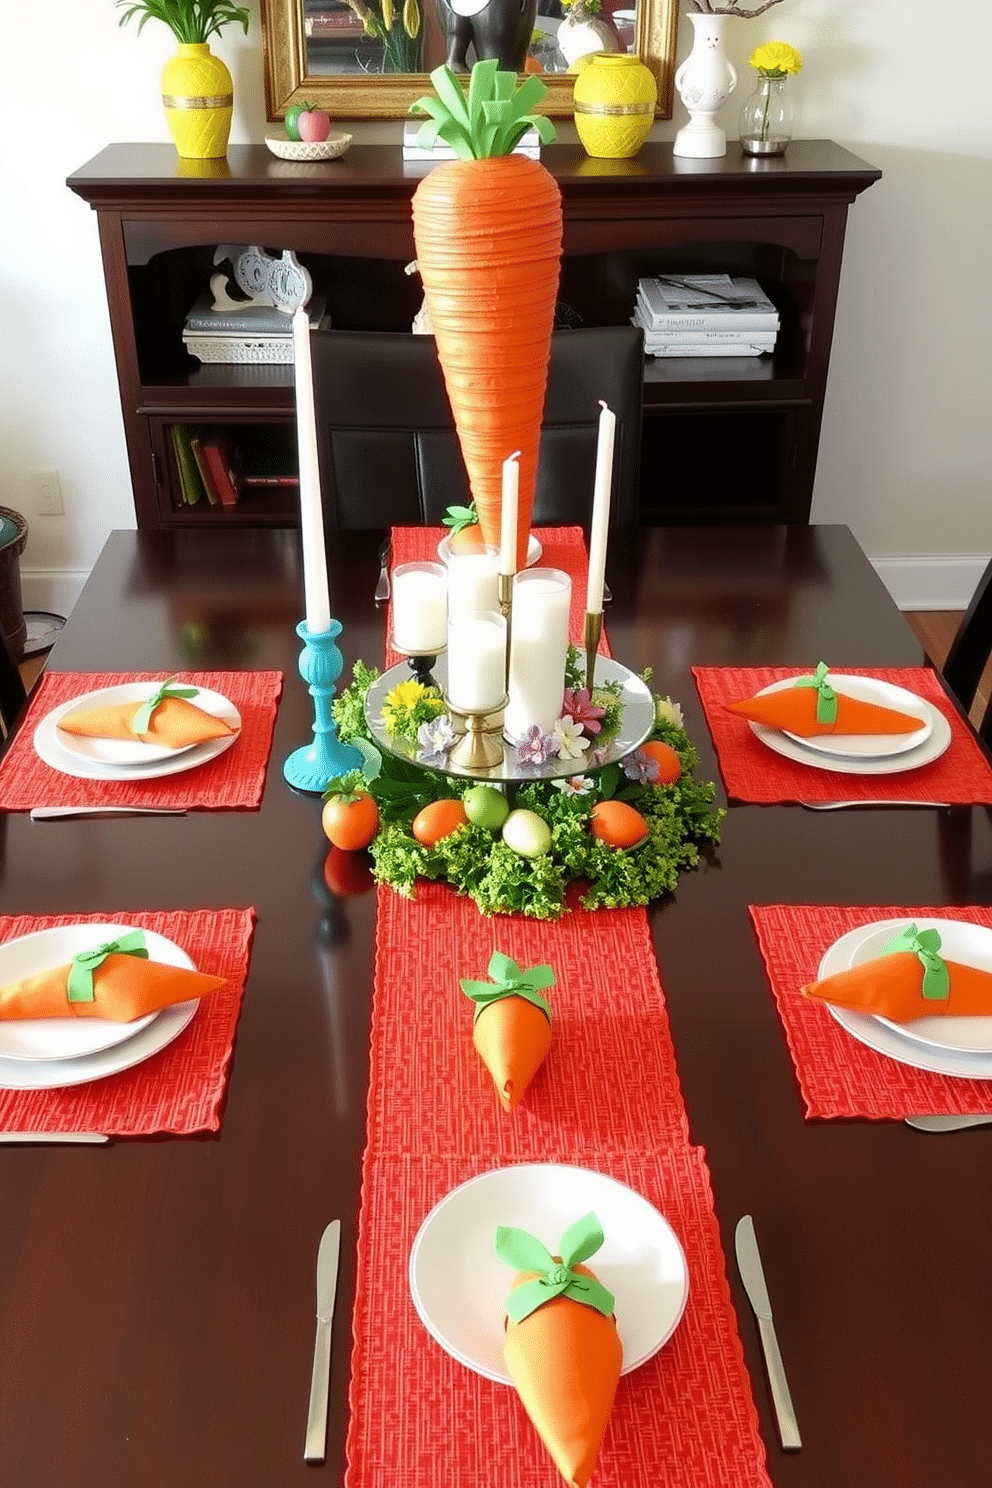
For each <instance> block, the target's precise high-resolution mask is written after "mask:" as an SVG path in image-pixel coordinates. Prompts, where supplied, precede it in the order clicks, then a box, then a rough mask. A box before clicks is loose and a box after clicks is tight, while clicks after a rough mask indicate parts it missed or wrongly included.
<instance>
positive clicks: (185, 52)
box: [162, 41, 234, 160]
mask: <svg viewBox="0 0 992 1488" xmlns="http://www.w3.org/2000/svg"><path fill="white" fill-rule="evenodd" d="M162 103H163V106H164V108H165V117H166V119H167V120H168V123H169V128H170V129H171V131H172V138H173V139H174V140H175V143H176V149H177V150H178V152H179V154H180V156H181V157H182V159H183V160H217V159H219V158H220V157H221V156H224V155H226V154H227V141H228V137H229V135H230V133H231V116H232V114H233V113H234V84H233V83H232V82H231V74H230V73H229V72H228V70H227V68H226V67H225V65H224V63H223V62H222V61H221V59H220V58H219V57H215V56H214V54H213V52H212V51H211V50H210V47H209V46H208V45H207V43H206V42H205V41H201V42H197V43H192V42H191V43H183V44H181V45H180V47H179V50H178V52H177V53H176V55H175V56H174V57H170V58H169V60H168V62H166V64H165V67H164V68H163V69H162Z"/></svg>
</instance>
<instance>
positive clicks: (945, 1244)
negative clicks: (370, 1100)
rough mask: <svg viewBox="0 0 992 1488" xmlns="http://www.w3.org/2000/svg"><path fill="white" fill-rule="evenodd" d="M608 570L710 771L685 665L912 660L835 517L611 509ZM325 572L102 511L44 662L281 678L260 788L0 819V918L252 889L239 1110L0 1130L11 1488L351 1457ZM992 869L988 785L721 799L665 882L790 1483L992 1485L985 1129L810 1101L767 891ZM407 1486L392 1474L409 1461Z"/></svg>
mask: <svg viewBox="0 0 992 1488" xmlns="http://www.w3.org/2000/svg"><path fill="white" fill-rule="evenodd" d="M381 535H382V534H381V533H340V534H335V535H334V536H333V537H331V536H329V539H328V543H329V552H328V567H329V577H330V594H331V611H332V614H334V615H335V616H336V617H337V618H338V619H339V620H340V621H341V622H342V625H343V631H342V635H341V638H340V643H339V644H340V646H341V650H342V654H343V656H344V659H345V666H346V673H345V677H346V678H347V676H348V674H349V670H350V665H351V663H352V662H353V661H354V660H355V659H356V658H362V659H364V660H366V661H369V662H373V663H374V662H378V661H379V660H380V659H381V656H382V651H383V622H382V612H381V611H380V610H377V609H376V608H375V606H374V604H373V597H372V595H373V587H374V583H375V578H376V574H377V564H376V550H377V546H378V542H379V539H380V537H381ZM607 578H608V581H609V584H610V586H611V589H612V592H613V595H614V600H613V604H612V606H611V607H610V609H609V611H608V614H607V626H608V630H609V636H610V641H611V645H612V649H613V653H614V655H615V656H616V657H617V658H619V659H620V660H622V661H624V662H625V663H627V664H628V665H629V666H631V667H633V668H635V669H637V670H640V669H642V668H644V667H647V666H650V667H652V668H653V684H652V685H653V686H654V688H655V690H656V691H658V692H660V693H668V694H670V695H671V696H672V697H673V698H675V699H677V700H678V701H680V702H681V704H682V706H683V708H684V711H685V717H686V724H687V728H688V730H689V732H690V734H691V735H692V736H693V738H694V740H695V742H696V743H697V745H698V748H699V751H700V754H701V760H702V763H701V767H700V771H699V774H700V775H701V777H702V778H705V779H719V775H718V771H717V765H716V760H715V757H714V754H713V751H712V747H711V744H710V739H709V736H708V732H707V729H706V725H705V723H704V721H703V717H702V712H701V708H700V704H699V701H698V698H697V695H696V691H695V687H694V685H693V681H692V678H691V675H690V671H689V668H690V666H691V665H692V664H713V665H730V664H735V665H763V664H782V665H788V664H792V665H797V666H809V665H811V664H812V663H815V662H816V661H817V660H819V659H820V658H821V657H825V658H829V660H830V662H831V664H832V665H835V666H838V667H840V666H842V665H849V666H855V665H861V666H883V665H884V666H900V665H906V666H914V665H919V664H921V663H922V661H923V657H922V653H921V649H920V646H919V644H918V643H917V641H916V640H915V639H914V637H913V635H912V633H911V631H910V630H909V628H908V626H907V625H906V624H905V622H904V621H903V619H902V617H901V616H900V614H899V612H898V610H897V609H896V607H895V605H894V604H893V602H892V600H891V599H890V598H889V596H888V594H887V593H886V591H885V589H884V588H883V586H882V584H881V583H880V581H879V580H878V579H877V577H876V575H875V574H874V572H873V570H872V568H871V566H870V565H869V563H868V561H867V559H866V558H865V557H864V555H863V554H862V552H861V551H860V549H859V548H858V545H857V543H856V542H855V540H854V538H853V537H852V535H851V534H850V532H849V531H848V530H847V529H846V528H843V527H827V526H821V527H816V526H813V527H802V528H794V529H792V528H790V529H785V528H775V527H760V526H755V527H749V528H719V527H707V528H698V529H695V528H672V529H661V528H657V529H647V530H642V531H638V532H629V533H618V534H616V536H615V538H614V539H613V540H612V541H611V551H610V556H609V563H608V569H607ZM301 596H302V583H301V573H300V559H299V537H298V534H297V533H296V532H294V531H292V530H288V529H272V530H267V531H248V530H246V529H241V530H230V531H225V530H222V529H219V528H213V529H211V530H202V531H187V530H182V531H178V530H177V531H172V532H157V533H151V532H132V531H119V532H114V533H112V534H111V535H110V537H109V539H108V541H107V543H106V546H105V548H104V550H103V552H102V554H101V556H100V558H99V560H98V562H97V563H96V565H95V567H94V569H93V572H92V574H91V576H90V578H89V580H88V582H87V584H86V586H85V588H84V590H83V593H82V596H81V598H80V599H79V601H78V603H77V604H76V605H75V607H74V609H73V611H72V614H71V616H70V617H69V620H68V623H67V624H66V626H65V629H64V631H63V633H62V634H61V636H60V638H59V640H58V643H57V645H56V647H55V650H54V651H53V653H52V656H51V659H50V661H49V667H50V668H51V669H52V670H54V671H108V670H122V671H133V670H143V669H150V670H155V671H162V670H167V671H173V670H179V669H196V668H203V669H207V668H209V669H214V670H217V669H232V668H235V669H241V668H246V669H271V668H275V669H281V670H282V671H283V672H284V673H285V690H284V694H283V698H282V702H281V705H280V709H279V715H278V720H277V724H276V730H275V738H274V746H273V752H272V757H271V760H270V764H269V771H268V777H267V782H266V788H265V793H264V798H263V800H262V803H261V807H260V809H258V810H257V811H251V810H248V811H192V812H190V813H189V814H187V815H186V816H183V817H177V818H158V819H157V818H141V817H133V818H127V819H120V820H68V821H60V822H52V823H39V822H32V821H31V820H30V819H29V818H28V816H27V815H26V814H23V813H21V814H6V815H3V816H0V913H4V914H19V913H34V914H52V913H65V912H78V913H83V912H92V911H113V912H114V913H115V914H116V913H121V912H125V911H128V910H135V911H137V910H143V909H172V908H194V907H201V908H202V907H210V906H225V905H253V906H254V907H255V908H256V910H257V914H258V922H257V931H256V935H255V941H254V947H253V952H252V958H251V969H250V976H249V980H248V985H247V991H246V996H245V1000H244V1006H243V1012H242V1016H241V1020H240V1024H239V1027H238V1031H237V1037H236V1043H235V1047H234V1056H233V1061H232V1066H231V1070H230V1078H229V1087H228V1091H227V1096H226V1100H225V1103H224V1107H223V1113H222V1124H221V1127H220V1130H219V1131H217V1132H216V1133H213V1134H209V1135H203V1136H196V1137H185V1138H177V1137H173V1136H162V1137H156V1138H147V1139H121V1140H115V1141H113V1142H111V1143H110V1144H109V1145H107V1146H104V1147H89V1148H87V1147H69V1146H60V1145H57V1144H52V1145H41V1146H23V1147H14V1146H4V1147H0V1381H2V1384H0V1484H3V1488H52V1485H54V1484H56V1483H60V1484H61V1483H64V1484H71V1485H72V1488H139V1485H140V1488H253V1485H258V1488H263V1485H264V1488H283V1485H287V1488H288V1485H291V1484H296V1483H301V1484H302V1483H305V1482H318V1481H326V1482H328V1483H335V1484H339V1483H340V1482H341V1481H342V1477H343V1472H344V1443H345V1433H346V1428H347V1420H348V1398H347V1397H348V1383H349V1353H350V1343H351V1311H352V1301H353V1297H354V1287H355V1236H356V1225H357V1219H358V1212H359V1201H360V1160H361V1155H362V1149H363V1135H364V1130H365V1094H366V1082H367V1074H368V1031H369V1017H370V989H371V977H372V953H373V931H374V918H375V895H374V894H373V893H368V894H365V895H363V896H358V897H353V898H338V897H335V895H333V894H332V893H331V892H330V891H329V890H328V888H327V885H326V884H325V880H324V873H323V868H324V860H325V856H326V849H327V844H326V842H325V840H324V838H323V836H322V832H321V826H320V801H319V798H317V797H314V796H305V795H301V794H298V793H296V792H294V791H293V790H291V789H290V788H289V787H288V786H287V785H286V783H285V782H284V780H283V776H282V763H283V761H284V759H285V758H286V756H287V755H288V754H289V753H290V752H291V751H292V750H294V749H295V748H297V747H298V746H299V745H301V744H302V743H305V742H307V740H308V739H309V737H310V730H311V726H312V720H313V715H312V705H311V700H310V698H309V695H308V693H307V690H306V687H305V685H304V683H303V682H302V681H301V679H300V677H299V675H298V672H297V662H298V657H299V646H300V642H299V640H298V637H297V636H296V634H295V629H294V627H295V625H296V623H297V622H298V620H299V619H300V612H301V605H302V597H301ZM990 889H992V830H990V814H989V811H988V809H986V808H985V807H957V808H953V809H950V810H941V809H936V808H916V809H900V808H887V809H878V808H862V809H849V810H840V811H832V812H817V811H812V810H807V809H804V808H803V807H801V806H798V805H782V806H747V805H733V806H731V807H730V809H729V811H728V814H727V816H726V819H725V821H724V822H723V829H722V839H721V842H720V844H719V846H718V847H717V848H715V849H713V850H712V851H709V852H707V853H705V854H704V857H703V860H702V861H701V863H700V865H699V867H698V868H697V869H695V870H694V871H692V872H689V873H687V874H685V875H684V877H683V878H682V880H681V882H680V884H679V887H678V891H677V893H676V894H675V895H674V896H672V897H669V898H666V899H665V900H663V901H662V902H659V903H657V904H656V905H654V906H653V907H652V910H651V924H652V929H653V936H654V944H655V949H656V953H657V958H658V962H659V967H660V971H661V977H662V982H663V985H664V989H665V993H666V997H667V1000H668V1006H669V1014H670V1019H671V1025H672V1031H673V1036H674V1042H675V1048H676V1053H677V1058H678V1065H679V1071H680V1075H681V1080H682V1085H683V1090H684V1095H685V1100H686V1105H687V1108H688V1113H689V1120H690V1125H691V1133H692V1138H693V1140H694V1141H695V1142H697V1143H700V1144H702V1145H703V1146H704V1147H705V1149H706V1152H707V1155H708V1161H709V1167H710V1173H711V1176H712V1183H713V1189H714V1194H715V1203H716V1212H717V1216H718V1218H719V1222H720V1227H721V1233H722V1239H723V1248H724V1254H725V1257H726V1259H727V1270H728V1275H729V1277H730V1285H731V1289H732V1295H733V1299H734V1302H735V1305H736V1307H737V1312H738V1319H739V1330H740V1334H741V1338H742V1341H743V1345H744V1350H745V1356H746V1361H747V1365H748V1368H749V1370H750V1374H751V1379H752V1384H753V1393H754V1398H755V1402H756V1405H757V1408H758V1411H759V1414H760V1419H761V1424H762V1431H763V1435H764V1440H765V1443H766V1447H767V1453H768V1470H769V1474H770V1476H771V1479H772V1481H773V1483H774V1484H775V1485H776V1488H842V1485H843V1488H979V1485H983V1484H985V1483H987V1482H988V1481H989V1475H990V1463H992V1411H990V1409H989V1405H988V1401H989V1397H990V1395H992V1130H980V1129H979V1130H973V1131H966V1132H963V1133H960V1134H954V1135H944V1136H931V1135H924V1134H922V1133H920V1132H918V1131H915V1130H911V1129H910V1128H909V1127H907V1126H906V1125H904V1124H903V1123H902V1122H899V1121H867V1120H864V1121H809V1120H807V1119H805V1118H804V1114H803V1109H802V1104H801V1100H800V1097H799V1093H798V1091H797V1087H796V1081H795V1076H794V1073H793V1069H792V1065H791V1063H790V1060H789V1057H788V1053H787V1050H786V1047H785V1043H784V1040H783V1035H782V1031H781V1027H780V1024H779V1022H778V1019H777V1016H776V1011H775V1007H774V1004H773V1001H772V998H771V996H770V995H769V991H768V987H767V983H766V979H765V973H764V968H763V965H762V962H761V958H760V955H759V952H758V949H757V946H756V942H755V937H754V934H753V932H752V929H751V926H750V923H749V920H748V914H747V905H748V904H750V903H759V904H760V903H775V902H781V903H789V902H801V903H828V904H829V903H833V904H875V903H881V904H896V903H907V904H911V903H922V904H935V905H961V904H972V903H976V904H978V903H987V902H988V899H989V893H990ZM990 1102H992V1090H990ZM746 1212H749V1213H751V1214H752V1215H753V1216H754V1219H755V1224H756V1228H757V1232H758V1237H759V1240H760V1244H761V1248H762V1252H763V1258H764V1264H765V1271H766V1276H767V1280H768V1283H769V1287H770V1291H771V1296H772V1302H773V1305H774V1309H775V1318H776V1323H777V1328H778V1333H779V1340H780V1343H781V1349H782V1355H783V1358H784V1361H785V1367H786V1371H787V1374H788V1378H789V1382H790V1385H791V1390H792V1395H793V1399H794V1403H795V1407H796V1411H797V1415H798V1419H799V1424H800V1427H801V1431H802V1438H803V1446H802V1450H801V1452H799V1453H797V1454H794V1455H786V1454H784V1453H783V1452H782V1451H781V1450H780V1448H779V1446H778V1440H777V1436H776V1431H775V1425H774V1419H773V1417H772V1415H771V1412H770V1407H769V1401H768V1394H767V1389H766V1385H765V1380H764V1375H763V1369H762V1361H761V1353H760V1349H759V1345H758V1340H757V1334H756V1330H755V1326H754V1322H753V1318H752V1315H751V1313H750V1310H749V1307H748V1304H747V1301H746V1298H745V1295H744V1292H743V1290H742V1288H741V1285H740V1283H739V1281H738V1278H737V1275H736V1270H735V1268H734V1264H733V1234H734V1227H735V1224H736V1221H737V1219H738V1218H739V1216H740V1215H742V1214H744V1213H746ZM334 1217H336V1218H339V1219H340V1220H341V1221H342V1230H343V1237H344V1239H343V1247H342V1259H341V1276H340V1289H339V1294H338V1304H337V1309H336V1313H335V1322H334V1355H333V1372H332V1380H331V1393H330V1411H329V1431H328V1451H327V1460H326V1463H325V1464H324V1465H323V1466H322V1467H320V1466H308V1465H306V1464H305V1463H304V1461H303V1455H302V1448H303V1436H304V1426H305V1421H306V1408H307V1396H308V1387H309V1379H310V1366H311V1354H312V1344H313V1322H314V1260H315V1254H316V1248H317V1243H318V1239H319V1237H320V1234H321V1231H322V1230H323V1228H324V1226H325V1224H326V1223H327V1221H328V1220H329V1219H331V1218H334ZM410 1409H411V1410H413V1411H416V1409H417V1401H416V1400H411V1401H410ZM415 1481H416V1479H415V1476H414V1475H412V1474H410V1473H409V1472H407V1471H406V1470H404V1469H402V1468H401V1467H400V1466H399V1465H397V1472H396V1477H395V1483H396V1485H397V1488H414V1484H415ZM549 1481H550V1478H549ZM594 1481H595V1479H594ZM465 1488H468V1485H465ZM630 1488H647V1485H637V1484H631V1485H630ZM652 1488H657V1485H652ZM727 1488H734V1485H733V1484H727Z"/></svg>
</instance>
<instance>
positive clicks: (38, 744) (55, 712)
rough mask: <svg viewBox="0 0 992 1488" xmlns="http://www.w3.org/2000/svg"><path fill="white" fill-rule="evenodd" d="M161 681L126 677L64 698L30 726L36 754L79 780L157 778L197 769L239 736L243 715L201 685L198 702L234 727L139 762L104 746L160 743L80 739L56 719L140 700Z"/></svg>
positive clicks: (218, 695)
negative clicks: (112, 684) (217, 736)
mask: <svg viewBox="0 0 992 1488" xmlns="http://www.w3.org/2000/svg"><path fill="white" fill-rule="evenodd" d="M160 685H161V684H160V683H148V682H124V683H121V684H120V685H119V686H117V687H103V688H99V689H98V690H97V691H96V692H88V693H85V694H84V695H83V696H82V697H77V698H71V699H70V700H69V702H67V703H60V704H59V706H58V707H57V708H53V709H52V711H51V713H47V714H46V715H45V717H44V718H43V719H42V720H41V722H40V723H39V724H38V727H37V728H36V729H35V731H34V747H35V751H36V753H37V754H38V756H39V758H41V759H42V760H44V762H45V764H46V765H49V766H51V768H52V769H53V770H58V772H59V773H60V774H61V775H72V776H74V777H75V778H76V779H77V780H157V779H159V778H160V777H161V776H163V775H178V774H181V773H182V772H183V771H184V770H192V769H195V768H196V766H197V765H202V764H205V763H206V762H207V761H208V760H212V759H216V758H217V756H218V755H219V754H223V753H224V751H225V750H226V749H230V747H231V745H232V744H234V743H235V742H236V741H237V739H238V737H239V734H240V731H241V714H240V713H239V712H238V710H237V708H236V707H235V706H234V704H233V703H232V702H231V701H230V700H229V699H228V698H226V697H224V696H223V694H222V693H219V692H211V691H210V690H209V689H208V688H205V687H201V688H199V689H198V696H197V699H196V706H197V707H198V708H202V709H203V711H204V712H205V713H210V714H211V715H212V716H213V717H215V718H222V719H223V720H224V722H225V723H228V724H230V725H231V727H232V728H233V729H234V730H235V731H236V732H235V733H233V734H229V735H226V736H225V737H223V738H220V739H208V740H207V741H206V743H204V744H194V745H192V746H191V747H190V748H188V749H180V750H176V749H166V750H164V751H161V752H159V753H154V754H152V755H142V756H140V759H141V760H143V761H144V762H143V763H139V762H138V758H136V757H134V756H133V755H132V757H131V758H130V759H126V758H125V759H119V760H116V761H115V760H113V759H111V757H110V753H109V752H108V751H110V752H112V751H113V747H114V745H115V744H116V745H117V746H118V748H120V749H123V750H124V751H129V750H133V749H138V750H145V749H151V750H153V751H155V750H158V749H159V746H155V745H143V744H140V743H138V742H136V743H135V745H133V746H132V745H130V744H128V743H127V741H126V740H123V739H122V740H107V739H104V740H95V739H86V740H83V739H80V738H79V737H78V736H77V735H73V734H66V733H64V732H63V731H62V730H61V729H60V728H59V720H60V719H61V718H63V717H64V716H65V714H66V713H71V712H76V711H77V710H81V709H82V708H95V707H104V706H110V705H112V704H114V703H130V702H133V703H135V704H140V703H141V702H142V701H143V700H144V699H145V698H147V697H149V696H150V695H151V693H152V691H153V690H154V689H155V688H156V687H158V686H160Z"/></svg>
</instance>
